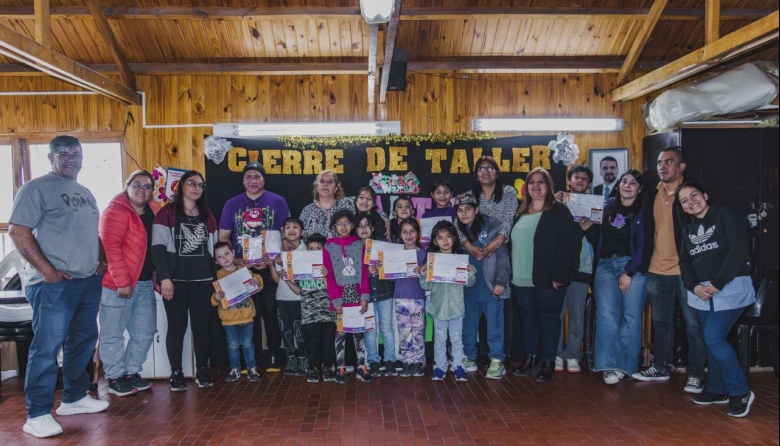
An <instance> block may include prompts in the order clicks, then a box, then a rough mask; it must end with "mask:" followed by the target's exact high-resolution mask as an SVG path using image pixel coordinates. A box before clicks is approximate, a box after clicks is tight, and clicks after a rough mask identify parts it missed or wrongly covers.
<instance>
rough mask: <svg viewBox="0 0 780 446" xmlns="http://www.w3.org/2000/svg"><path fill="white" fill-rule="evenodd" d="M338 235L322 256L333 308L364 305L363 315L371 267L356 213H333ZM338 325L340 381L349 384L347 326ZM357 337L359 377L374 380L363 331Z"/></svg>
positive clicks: (355, 335) (364, 307)
mask: <svg viewBox="0 0 780 446" xmlns="http://www.w3.org/2000/svg"><path fill="white" fill-rule="evenodd" d="M331 226H332V227H333V229H332V230H333V232H335V233H336V237H333V238H330V239H328V241H327V242H326V243H325V249H324V252H323V255H322V261H323V263H324V264H325V269H327V271H328V275H327V276H326V277H325V283H326V285H327V288H328V296H329V297H330V304H331V309H332V310H333V311H335V312H336V314H337V315H343V314H344V308H345V307H360V310H359V312H360V313H361V314H363V313H365V312H366V311H368V300H369V294H370V288H369V286H368V269H367V268H366V266H365V265H363V256H364V255H365V249H366V248H365V246H363V241H362V240H360V239H359V238H358V237H357V236H356V235H355V225H354V222H353V214H352V212H351V211H348V210H341V211H338V212H336V213H335V214H334V215H333V219H332V220H331ZM338 325H339V324H337V328H336V330H337V331H336V340H335V342H336V367H337V368H338V370H337V371H336V383H337V384H346V383H347V367H346V365H345V363H344V351H345V344H344V341H345V338H346V335H347V334H346V333H345V331H344V327H343V326H341V327H338ZM352 335H353V337H354V339H355V353H357V360H358V368H357V377H358V379H359V380H361V381H363V382H372V381H373V380H374V377H373V376H372V375H371V373H370V372H369V370H368V367H366V347H365V340H364V336H363V333H352Z"/></svg>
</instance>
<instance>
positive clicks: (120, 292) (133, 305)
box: [100, 170, 159, 396]
mask: <svg viewBox="0 0 780 446" xmlns="http://www.w3.org/2000/svg"><path fill="white" fill-rule="evenodd" d="M153 185H154V180H153V179H152V175H151V174H150V173H149V172H147V171H145V170H136V171H135V172H133V173H132V174H130V177H129V178H128V179H127V181H126V182H125V190H124V192H122V193H120V194H118V195H117V196H116V197H114V199H113V200H111V203H109V205H108V207H107V208H106V209H105V210H104V211H103V213H102V214H101V215H100V240H101V241H102V243H103V248H104V249H105V251H106V258H107V259H108V270H107V271H106V274H105V275H104V276H103V294H102V296H101V298H100V327H101V332H100V360H101V361H103V370H104V371H105V374H106V380H108V393H112V394H114V395H118V396H125V395H129V394H132V393H136V392H138V391H140V390H146V389H148V388H149V387H151V383H150V382H149V381H147V380H145V379H143V378H141V375H140V372H141V364H142V363H143V362H144V361H145V360H146V355H147V353H148V352H149V347H151V345H152V339H153V337H154V333H155V331H156V330H157V308H156V303H155V298H154V286H153V283H152V273H153V272H154V265H153V264H152V255H151V244H152V221H153V220H154V215H155V214H156V213H157V211H158V210H159V206H158V205H157V203H155V202H152V201H150V200H151V198H152V188H153ZM125 330H127V332H128V334H129V335H130V339H129V340H128V341H127V346H125V344H124V340H125V338H124V332H125Z"/></svg>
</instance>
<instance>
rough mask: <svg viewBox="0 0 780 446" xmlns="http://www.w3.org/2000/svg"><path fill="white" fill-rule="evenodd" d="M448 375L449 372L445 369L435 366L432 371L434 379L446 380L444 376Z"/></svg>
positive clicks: (432, 378)
mask: <svg viewBox="0 0 780 446" xmlns="http://www.w3.org/2000/svg"><path fill="white" fill-rule="evenodd" d="M445 376H447V372H445V371H444V370H442V369H440V368H438V367H434V368H433V373H431V380H432V381H444V377H445Z"/></svg>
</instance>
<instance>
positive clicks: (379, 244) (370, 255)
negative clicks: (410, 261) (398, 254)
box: [363, 240, 404, 265]
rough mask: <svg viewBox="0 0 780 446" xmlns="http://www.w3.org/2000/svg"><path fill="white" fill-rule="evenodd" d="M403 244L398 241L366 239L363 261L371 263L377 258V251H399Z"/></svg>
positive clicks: (367, 263)
mask: <svg viewBox="0 0 780 446" xmlns="http://www.w3.org/2000/svg"><path fill="white" fill-rule="evenodd" d="M403 249H404V245H402V244H400V243H388V242H383V241H380V240H366V254H365V256H363V263H364V264H366V265H373V264H375V263H376V261H377V259H379V251H400V250H403Z"/></svg>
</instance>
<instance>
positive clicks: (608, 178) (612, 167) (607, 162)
mask: <svg viewBox="0 0 780 446" xmlns="http://www.w3.org/2000/svg"><path fill="white" fill-rule="evenodd" d="M599 173H600V174H601V179H602V180H603V181H604V183H603V184H599V185H598V186H595V187H594V188H593V195H602V196H603V197H604V198H608V197H609V195H610V194H611V193H612V191H613V190H614V189H615V186H616V184H615V182H617V177H618V162H617V160H616V159H615V158H613V157H611V156H605V157H604V158H602V159H601V162H600V163H599Z"/></svg>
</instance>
